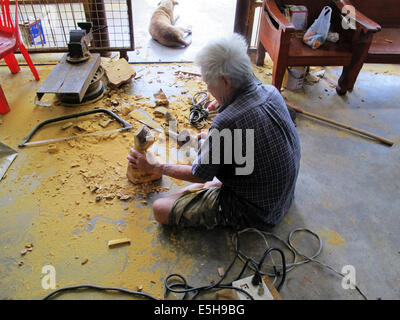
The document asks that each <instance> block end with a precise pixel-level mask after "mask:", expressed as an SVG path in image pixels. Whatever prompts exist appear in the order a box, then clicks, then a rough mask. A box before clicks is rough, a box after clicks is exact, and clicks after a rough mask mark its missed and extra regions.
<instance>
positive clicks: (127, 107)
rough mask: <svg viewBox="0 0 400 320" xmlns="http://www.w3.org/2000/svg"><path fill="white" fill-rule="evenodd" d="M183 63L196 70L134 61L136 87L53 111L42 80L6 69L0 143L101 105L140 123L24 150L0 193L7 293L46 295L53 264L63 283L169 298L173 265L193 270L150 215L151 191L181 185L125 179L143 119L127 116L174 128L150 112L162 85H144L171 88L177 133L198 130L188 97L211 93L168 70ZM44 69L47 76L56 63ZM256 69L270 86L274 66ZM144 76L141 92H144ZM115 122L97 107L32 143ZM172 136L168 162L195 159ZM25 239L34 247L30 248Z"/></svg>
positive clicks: (161, 140)
mask: <svg viewBox="0 0 400 320" xmlns="http://www.w3.org/2000/svg"><path fill="white" fill-rule="evenodd" d="M181 68H188V70H190V68H192V65H190V64H188V65H182V64H181V65H178V66H177V65H170V66H167V67H166V69H167V70H169V71H163V70H164V69H162V68H159V66H157V65H155V66H148V65H145V66H142V67H141V66H135V69H136V70H137V76H136V78H135V81H133V82H132V83H134V84H133V85H130V84H128V85H125V86H123V87H121V88H120V89H112V90H110V91H108V92H107V93H106V94H105V95H104V97H103V99H101V100H99V101H97V102H95V103H93V104H86V105H84V106H81V107H64V106H60V105H58V104H57V103H56V102H55V101H52V103H53V106H52V107H50V108H44V107H39V106H34V105H33V98H34V95H35V93H36V90H37V89H38V88H39V85H40V83H37V82H35V81H31V79H30V74H29V73H27V72H26V73H25V74H24V75H21V74H20V75H18V76H19V77H11V76H9V75H6V77H8V78H9V79H10V81H8V82H7V83H5V85H3V89H4V90H5V92H14V94H13V95H12V96H11V95H8V100H9V103H10V105H11V106H12V107H11V112H10V113H9V114H8V115H6V116H5V117H4V118H3V119H2V122H3V123H2V125H1V126H0V135H1V137H2V138H1V139H2V142H4V143H7V144H9V145H10V146H12V147H15V148H16V145H17V144H18V143H19V142H20V140H21V139H22V138H23V137H24V136H25V135H26V134H27V133H28V132H29V131H30V130H31V129H32V128H33V127H34V125H36V124H37V123H39V122H41V121H43V120H46V119H50V118H54V117H57V116H61V115H64V114H72V113H76V112H82V111H85V110H89V109H93V108H96V107H98V108H107V109H109V110H112V111H114V112H115V113H117V114H118V115H119V116H121V117H122V118H123V119H125V120H126V121H128V122H130V123H131V124H132V125H133V127H134V129H133V130H132V131H131V132H118V133H117V132H115V133H111V134H106V135H99V136H93V137H87V138H80V139H74V140H68V141H62V142H56V143H54V146H53V147H50V148H49V145H48V144H45V145H40V146H35V147H25V148H24V149H18V152H19V156H18V157H17V159H16V160H15V162H14V164H13V166H12V167H11V168H10V169H9V171H8V173H7V176H6V178H5V179H4V180H3V181H2V185H3V187H2V188H1V190H0V199H2V203H1V207H2V208H1V211H2V215H4V219H3V220H2V221H5V220H6V221H7V225H4V226H3V227H2V228H1V230H0V231H1V233H0V234H1V235H0V237H1V238H2V241H1V242H2V243H7V244H6V245H5V246H4V247H2V251H3V255H2V257H3V258H4V259H5V260H7V263H3V264H2V265H1V266H0V268H1V270H0V271H1V274H4V275H5V276H4V277H3V279H2V280H1V283H2V285H1V286H2V287H3V288H8V291H7V292H8V294H10V295H11V296H10V298H13V299H31V298H34V299H37V298H41V297H43V296H44V295H46V294H48V293H49V292H48V291H47V290H44V289H43V288H42V287H41V279H42V278H43V276H44V274H42V268H43V267H44V266H45V265H53V266H54V267H55V268H56V270H57V288H59V287H63V286H66V285H73V284H78V283H94V284H99V285H108V286H120V287H126V288H130V289H132V290H137V288H138V287H139V286H141V287H143V291H145V292H148V293H150V294H152V295H154V296H156V297H159V298H162V295H163V290H164V283H163V280H164V279H165V277H166V276H167V274H166V270H173V271H174V272H179V273H181V274H189V273H190V272H193V271H195V270H196V268H195V261H194V259H193V258H192V257H191V256H190V250H186V251H185V250H181V249H182V248H184V247H185V244H184V243H178V242H176V241H174V239H173V236H171V237H172V238H171V239H170V242H167V243H166V242H165V241H161V235H160V233H162V227H160V226H158V224H157V223H156V222H155V221H154V219H153V218H152V210H151V207H150V204H149V203H148V200H149V198H150V197H151V196H152V195H153V194H155V193H160V192H165V191H169V190H170V189H172V188H176V187H178V186H181V185H183V184H184V182H182V181H179V180H176V179H170V178H167V177H163V179H162V181H161V182H155V183H148V184H143V185H133V184H131V183H130V182H129V181H128V180H127V178H126V169H127V160H126V156H127V154H128V150H129V147H130V146H131V145H132V143H133V135H132V133H133V132H134V131H135V130H136V129H137V128H138V127H139V126H141V124H140V123H139V122H137V121H135V120H134V119H132V117H131V116H130V113H131V112H132V111H135V110H136V111H137V110H144V111H146V112H147V113H148V114H149V115H150V117H151V118H153V119H154V121H156V122H157V123H158V124H159V125H160V126H163V127H164V128H168V127H167V123H166V120H165V119H163V118H159V117H154V114H153V113H154V107H155V105H156V104H155V101H154V98H153V94H154V93H155V92H156V91H158V90H152V91H151V92H149V91H148V90H149V89H148V88H147V89H146V87H148V86H150V85H151V84H152V83H153V82H154V83H153V88H154V84H155V85H156V86H159V88H171V90H172V89H174V93H173V94H169V95H168V100H169V107H168V109H169V111H170V113H171V114H172V116H173V118H174V119H176V121H177V123H178V131H181V130H183V129H189V130H191V132H193V133H197V132H199V131H198V130H196V129H194V128H192V127H190V125H189V124H188V120H187V119H188V115H189V109H190V105H191V102H192V101H191V97H192V96H193V94H194V93H195V92H197V91H199V90H205V89H206V85H205V83H204V82H202V80H201V78H200V77H197V76H188V75H182V74H179V75H176V76H171V75H173V74H174V72H175V71H176V70H181ZM38 69H39V71H40V76H41V78H42V79H45V78H46V77H47V75H48V74H49V73H50V71H51V69H52V67H48V66H46V67H40V68H38ZM254 71H255V73H256V75H257V76H258V77H260V79H261V80H262V81H263V82H264V83H270V78H271V72H270V70H269V69H268V68H259V67H255V70H254ZM164 72H167V73H168V74H167V77H166V78H167V79H163V78H162V76H163V73H164ZM2 74H3V73H2ZM17 78H18V79H17ZM21 79H22V80H21ZM21 83H24V85H23V86H21ZM140 83H142V86H143V87H142V88H143V89H142V90H141V91H142V92H141V93H139V92H137V91H140V90H139V89H140V86H139V84H140ZM135 86H137V87H136V88H135ZM16 88H18V89H19V90H16ZM146 90H147V91H146ZM132 91H133V92H135V93H132ZM21 92H25V94H24V95H21V94H20V93H21ZM109 120H110V119H109V117H108V116H106V115H103V114H101V115H99V114H96V115H92V116H88V117H85V118H78V119H74V120H68V121H65V122H60V123H57V124H54V125H50V126H48V127H46V128H44V129H42V130H41V131H40V132H38V134H37V135H35V137H34V138H33V139H32V140H33V141H37V140H42V139H49V138H57V137H67V136H72V135H80V134H86V133H93V132H97V131H102V130H103V131H104V130H111V129H116V128H118V127H119V124H117V123H116V121H109ZM206 129H207V127H206V128H205V129H203V130H206ZM167 143H168V139H166V138H165V137H162V136H160V135H158V141H156V143H155V144H154V145H153V146H152V150H153V151H154V152H156V153H157V152H158V153H157V155H158V156H159V157H160V158H161V159H164V160H165V161H170V162H178V163H191V161H192V160H193V158H190V157H189V158H185V159H183V160H182V159H178V157H176V156H174V154H177V153H176V152H171V150H173V151H177V149H176V148H175V149H174V146H172V148H171V150H170V148H166V144H167ZM160 150H166V152H162V151H160ZM166 157H167V158H166ZM7 216H10V218H7ZM21 225H23V229H24V230H25V233H23V234H21V233H20V230H21ZM118 238H130V239H131V244H130V245H125V246H121V247H118V248H112V249H110V248H108V246H107V242H108V241H109V240H112V239H118ZM27 244H32V245H33V246H32V247H31V248H29V249H30V251H27V252H25V251H23V250H25V249H24V248H26V247H25V246H26V245H27ZM22 252H23V254H22ZM5 257H6V258H5ZM197 270H198V269H197Z"/></svg>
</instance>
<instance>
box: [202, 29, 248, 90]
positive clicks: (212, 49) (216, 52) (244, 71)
mask: <svg viewBox="0 0 400 320" xmlns="http://www.w3.org/2000/svg"><path fill="white" fill-rule="evenodd" d="M195 63H196V64H197V65H198V66H200V68H201V74H202V76H203V80H204V81H205V82H207V83H212V84H215V83H217V82H218V80H219V79H220V78H221V76H223V75H226V76H228V77H229V79H230V80H231V83H232V85H234V86H237V87H239V86H241V85H243V84H245V83H247V82H249V80H250V79H251V78H252V77H253V70H252V69H251V62H250V58H249V56H248V55H247V42H246V39H245V38H244V37H243V36H241V35H239V34H237V33H234V34H233V35H231V36H228V37H225V38H220V39H217V40H213V41H211V42H209V43H208V44H207V45H205V46H204V47H203V48H202V49H201V50H200V52H199V53H198V54H197V56H196V59H195Z"/></svg>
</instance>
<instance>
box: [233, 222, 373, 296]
mask: <svg viewBox="0 0 400 320" xmlns="http://www.w3.org/2000/svg"><path fill="white" fill-rule="evenodd" d="M245 232H255V233H257V234H259V235H261V237H262V238H263V239H264V241H265V243H266V245H267V247H269V244H268V241H267V239H266V237H267V236H269V237H272V238H275V239H276V240H278V241H280V242H281V243H283V244H284V246H285V247H286V248H287V249H289V251H291V253H292V254H293V262H292V263H288V264H286V265H285V266H284V267H283V264H282V265H276V264H275V263H274V262H273V263H274V264H273V265H271V264H266V265H267V266H269V267H271V268H273V269H274V271H275V272H274V273H273V274H271V273H270V272H262V271H259V270H260V269H261V267H259V268H258V269H259V270H258V271H259V272H260V273H261V274H264V275H268V276H276V273H277V272H278V273H280V271H279V270H278V268H281V269H282V273H283V272H284V271H285V272H286V273H287V272H289V271H291V270H293V269H294V268H295V267H296V266H299V265H302V264H305V263H308V262H315V263H317V264H319V265H321V266H323V267H325V268H327V269H329V270H331V271H333V272H334V273H336V274H337V275H339V276H341V277H344V276H345V275H344V274H342V273H341V272H339V271H337V270H335V269H334V268H332V267H331V266H329V265H327V264H325V263H323V262H321V261H318V260H315V258H316V257H318V256H319V255H320V253H321V252H322V240H321V238H320V237H319V235H318V234H317V233H315V232H313V231H311V230H309V229H306V228H297V229H294V230H292V231H291V232H290V233H289V236H288V240H287V243H286V242H285V241H284V240H282V239H281V238H280V237H278V236H277V235H275V234H273V233H270V232H265V231H260V230H258V229H255V228H247V229H243V230H241V231H240V232H238V233H236V234H233V235H232V243H233V244H234V246H235V247H236V251H237V252H238V255H239V258H240V259H241V260H242V261H244V260H247V259H249V257H247V256H246V255H245V254H243V253H242V252H240V250H239V247H238V236H239V235H240V234H242V233H245ZM298 232H307V233H310V234H311V235H312V236H314V237H315V238H316V239H318V242H319V247H318V250H317V251H316V252H315V253H314V254H313V255H312V256H311V257H308V256H306V255H305V254H304V253H302V252H300V251H299V250H298V249H297V248H295V247H294V245H293V243H292V239H293V236H294V234H295V233H298ZM235 237H236V238H235ZM297 256H300V257H302V258H303V259H304V260H301V261H296V259H297ZM271 257H272V255H271ZM253 270H254V269H253ZM279 287H281V286H280V285H279ZM355 288H356V290H357V291H358V292H359V293H360V295H361V296H362V297H363V298H364V299H365V300H368V298H367V296H366V295H365V294H364V293H363V292H362V291H361V289H360V288H359V287H358V286H357V285H355Z"/></svg>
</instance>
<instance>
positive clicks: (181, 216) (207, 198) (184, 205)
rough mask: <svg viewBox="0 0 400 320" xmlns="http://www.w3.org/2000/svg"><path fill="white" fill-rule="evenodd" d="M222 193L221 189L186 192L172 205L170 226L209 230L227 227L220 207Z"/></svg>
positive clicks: (169, 219) (169, 217) (169, 218)
mask: <svg viewBox="0 0 400 320" xmlns="http://www.w3.org/2000/svg"><path fill="white" fill-rule="evenodd" d="M220 191H221V188H219V187H211V188H201V189H191V190H186V191H185V192H183V193H182V194H181V195H180V196H179V197H178V198H177V199H176V200H175V201H174V203H173V204H172V207H171V210H170V212H169V216H168V224H170V225H174V226H179V227H205V228H207V229H212V228H214V227H216V226H225V225H226V221H225V219H224V216H223V214H222V210H221V208H220V206H219V196H220Z"/></svg>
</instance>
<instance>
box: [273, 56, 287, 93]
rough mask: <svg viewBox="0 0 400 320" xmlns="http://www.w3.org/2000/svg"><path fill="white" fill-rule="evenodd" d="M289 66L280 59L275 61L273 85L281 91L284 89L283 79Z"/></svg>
mask: <svg viewBox="0 0 400 320" xmlns="http://www.w3.org/2000/svg"><path fill="white" fill-rule="evenodd" d="M286 68H287V65H286V63H283V62H282V61H280V60H279V59H278V60H277V61H274V67H273V69H272V85H273V86H274V87H276V88H277V89H278V90H279V91H280V90H281V88H282V82H283V78H284V76H285V72H286Z"/></svg>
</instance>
